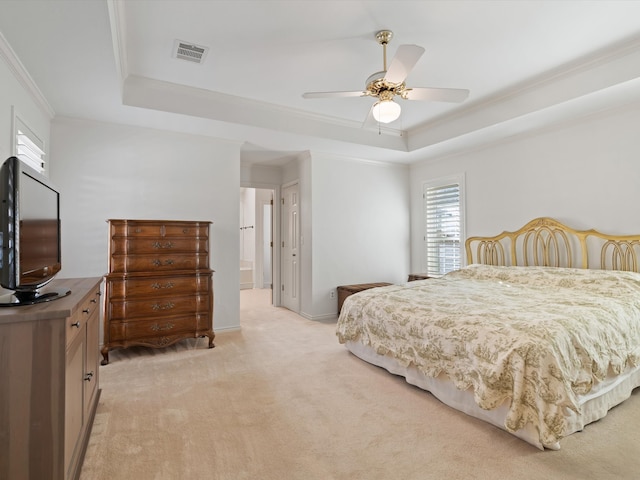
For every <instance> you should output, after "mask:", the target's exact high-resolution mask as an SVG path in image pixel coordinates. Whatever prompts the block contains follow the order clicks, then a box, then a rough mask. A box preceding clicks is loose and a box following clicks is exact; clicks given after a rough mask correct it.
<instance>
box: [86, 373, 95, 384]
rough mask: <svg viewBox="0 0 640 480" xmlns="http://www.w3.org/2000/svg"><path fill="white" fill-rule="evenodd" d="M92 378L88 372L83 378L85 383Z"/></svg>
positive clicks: (91, 374)
mask: <svg viewBox="0 0 640 480" xmlns="http://www.w3.org/2000/svg"><path fill="white" fill-rule="evenodd" d="M92 378H93V372H89V373H87V374H86V375H85V376H84V380H85V382H90V381H91V379H92Z"/></svg>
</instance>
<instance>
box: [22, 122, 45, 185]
mask: <svg viewBox="0 0 640 480" xmlns="http://www.w3.org/2000/svg"><path fill="white" fill-rule="evenodd" d="M15 132H16V153H15V154H16V156H17V157H18V158H19V159H20V160H21V161H23V162H24V163H26V164H27V165H29V166H30V167H31V168H33V169H34V170H36V171H38V172H40V173H43V172H44V158H45V152H44V145H43V142H42V141H41V140H40V139H39V138H38V137H37V136H36V135H35V134H34V133H33V132H32V131H31V130H30V129H29V127H27V126H26V125H25V124H24V123H23V122H22V121H20V119H19V118H17V117H16V130H15Z"/></svg>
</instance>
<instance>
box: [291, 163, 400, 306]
mask: <svg viewBox="0 0 640 480" xmlns="http://www.w3.org/2000/svg"><path fill="white" fill-rule="evenodd" d="M408 172H409V169H408V168H407V167H406V166H404V165H390V164H383V163H376V162H368V161H364V160H356V159H349V158H344V157H336V156H333V155H326V154H316V153H312V158H311V177H312V187H311V188H312V191H311V198H312V209H313V211H312V219H311V222H312V235H313V238H312V251H313V254H312V268H311V271H312V303H311V304H310V305H304V308H305V310H303V312H304V313H306V314H311V315H312V316H313V317H314V318H317V317H323V316H330V315H335V314H336V312H337V298H330V296H329V295H330V292H332V291H333V292H335V289H336V287H337V286H339V285H349V284H353V283H370V282H389V283H402V282H406V281H407V274H408V270H409V240H410V239H409V228H410V224H409V194H408V186H409V178H408ZM304 200H305V196H304V195H303V196H302V201H304ZM303 212H304V210H303ZM301 220H304V218H303V217H301ZM306 242H307V239H306V238H305V243H306Z"/></svg>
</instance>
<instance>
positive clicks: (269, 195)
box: [239, 187, 275, 303]
mask: <svg viewBox="0 0 640 480" xmlns="http://www.w3.org/2000/svg"><path fill="white" fill-rule="evenodd" d="M274 196H275V191H274V190H271V189H265V188H248V187H241V188H240V236H239V238H240V285H239V287H240V289H241V290H242V291H245V290H247V291H249V290H269V293H268V294H267V293H266V292H254V293H255V295H252V293H251V292H246V294H245V295H241V299H242V298H243V297H247V296H249V295H252V296H254V297H259V298H269V302H270V303H272V302H273V300H272V297H273V295H272V294H271V289H272V286H273V199H274Z"/></svg>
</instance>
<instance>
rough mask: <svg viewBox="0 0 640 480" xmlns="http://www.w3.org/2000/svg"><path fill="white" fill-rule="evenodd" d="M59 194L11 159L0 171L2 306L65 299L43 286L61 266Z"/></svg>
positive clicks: (0, 296)
mask: <svg viewBox="0 0 640 480" xmlns="http://www.w3.org/2000/svg"><path fill="white" fill-rule="evenodd" d="M60 238H61V237H60V194H59V193H58V191H57V190H56V189H55V188H54V187H53V186H52V185H51V184H50V183H49V181H48V179H47V178H46V177H44V176H43V175H41V174H40V173H38V172H36V171H35V170H33V169H32V168H30V167H29V166H27V165H25V164H24V163H23V162H21V161H20V159H18V158H17V157H10V158H8V159H7V160H5V162H4V163H3V164H2V167H0V244H1V245H2V250H1V251H0V285H1V286H2V287H3V288H5V289H8V290H12V291H13V292H12V293H8V294H5V295H0V306H3V307H6V306H19V305H32V304H34V303H40V302H47V301H51V300H55V299H57V298H61V297H64V296H66V295H68V294H69V293H70V291H69V290H66V289H62V290H60V289H50V288H43V287H45V285H47V284H48V283H49V282H50V281H51V280H53V278H54V277H55V276H56V274H57V273H58V272H59V271H60V269H61V268H62V262H61V255H60V250H61V248H60Z"/></svg>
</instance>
